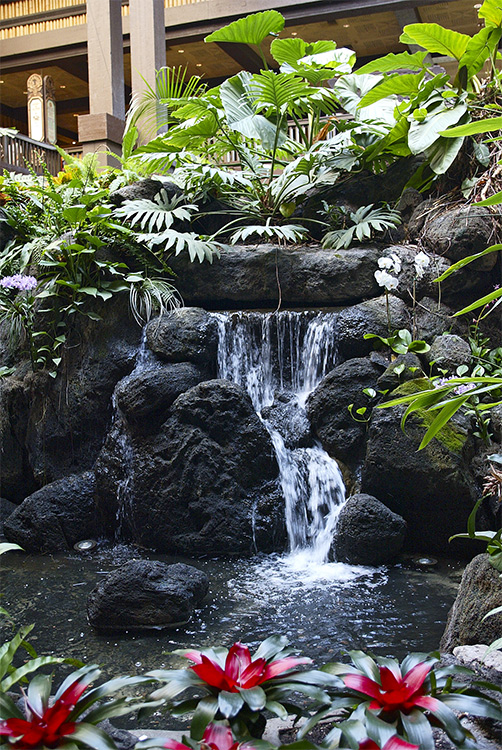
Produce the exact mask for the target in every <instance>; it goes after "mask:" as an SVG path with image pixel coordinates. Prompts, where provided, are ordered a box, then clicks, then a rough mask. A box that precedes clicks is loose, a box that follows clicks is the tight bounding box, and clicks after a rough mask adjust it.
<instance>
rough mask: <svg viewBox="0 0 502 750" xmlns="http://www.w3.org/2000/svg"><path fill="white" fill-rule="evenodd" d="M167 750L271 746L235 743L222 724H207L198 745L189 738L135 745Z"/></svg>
mask: <svg viewBox="0 0 502 750" xmlns="http://www.w3.org/2000/svg"><path fill="white" fill-rule="evenodd" d="M160 747H162V748H168V750H198V748H201V750H202V748H211V750H237V749H238V748H239V750H271V749H272V745H270V744H269V743H268V742H261V741H260V740H248V741H247V742H241V743H239V742H236V741H235V740H234V737H233V735H232V730H231V729H230V727H229V726H228V725H226V724H223V723H216V722H214V723H211V724H208V725H207V727H206V728H205V730H204V734H203V735H202V739H201V741H200V743H198V742H194V741H193V740H191V739H190V738H187V737H183V742H177V740H171V739H165V738H162V737H157V738H155V739H151V740H143V741H142V742H139V743H138V744H137V745H136V748H135V750H150V748H160Z"/></svg>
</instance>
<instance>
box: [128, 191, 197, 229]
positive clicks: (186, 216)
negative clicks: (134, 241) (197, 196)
mask: <svg viewBox="0 0 502 750" xmlns="http://www.w3.org/2000/svg"><path fill="white" fill-rule="evenodd" d="M184 201H185V198H184V196H174V197H173V198H169V196H168V195H167V192H166V191H165V190H164V189H162V190H159V192H158V193H157V195H156V196H155V197H154V198H153V199H152V200H148V199H147V198H142V199H139V200H133V201H124V203H123V204H122V205H121V206H120V207H119V208H117V209H115V212H114V213H115V216H118V217H121V218H124V219H127V220H128V221H130V222H131V224H132V225H133V226H134V225H136V224H139V226H140V227H141V229H142V230H143V231H147V232H149V233H153V232H161V231H162V230H164V229H169V228H170V227H171V226H172V225H173V224H174V222H175V221H176V220H177V221H190V219H191V218H192V214H193V213H194V212H195V211H198V206H196V205H194V204H191V203H184ZM181 203H183V205H180V204H181Z"/></svg>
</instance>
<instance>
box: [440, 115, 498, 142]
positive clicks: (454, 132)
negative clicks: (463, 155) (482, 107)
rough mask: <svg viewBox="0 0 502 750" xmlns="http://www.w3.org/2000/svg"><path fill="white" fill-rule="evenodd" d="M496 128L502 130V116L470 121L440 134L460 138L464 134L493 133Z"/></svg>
mask: <svg viewBox="0 0 502 750" xmlns="http://www.w3.org/2000/svg"><path fill="white" fill-rule="evenodd" d="M496 130H502V117H489V118H486V119H483V120H476V122H469V123H467V125H459V126H458V127H456V128H450V129H449V130H444V131H442V132H441V133H440V135H442V136H444V137H445V138H458V137H459V136H462V135H476V134H477V133H493V131H496Z"/></svg>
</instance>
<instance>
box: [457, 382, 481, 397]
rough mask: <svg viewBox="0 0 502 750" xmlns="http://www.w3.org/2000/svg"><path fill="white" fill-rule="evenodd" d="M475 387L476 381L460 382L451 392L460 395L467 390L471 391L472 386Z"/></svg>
mask: <svg viewBox="0 0 502 750" xmlns="http://www.w3.org/2000/svg"><path fill="white" fill-rule="evenodd" d="M475 387H476V383H461V384H460V385H458V386H457V387H456V388H454V389H453V393H455V395H457V396H461V395H462V393H466V392H467V391H472V389H473V388H475Z"/></svg>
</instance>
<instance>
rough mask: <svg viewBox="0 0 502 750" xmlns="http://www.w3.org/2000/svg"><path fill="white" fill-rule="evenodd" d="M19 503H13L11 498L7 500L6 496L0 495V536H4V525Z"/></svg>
mask: <svg viewBox="0 0 502 750" xmlns="http://www.w3.org/2000/svg"><path fill="white" fill-rule="evenodd" d="M16 508H17V505H16V504H15V503H11V502H10V500H6V499H5V498H4V497H0V536H3V525H4V523H5V521H6V520H7V519H8V517H9V516H10V514H11V513H13V511H15V510H16Z"/></svg>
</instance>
